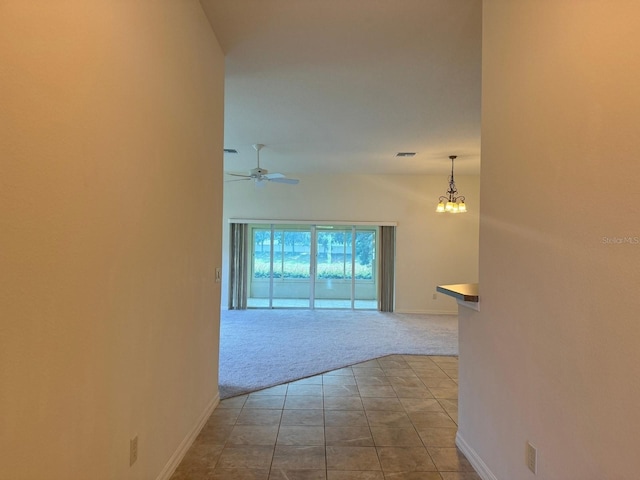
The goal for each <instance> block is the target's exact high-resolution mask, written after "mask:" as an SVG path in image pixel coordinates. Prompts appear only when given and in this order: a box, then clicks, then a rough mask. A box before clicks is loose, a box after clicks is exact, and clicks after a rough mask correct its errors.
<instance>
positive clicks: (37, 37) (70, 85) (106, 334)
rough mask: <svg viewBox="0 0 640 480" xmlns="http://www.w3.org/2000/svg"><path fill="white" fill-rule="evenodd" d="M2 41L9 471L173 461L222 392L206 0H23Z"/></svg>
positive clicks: (105, 474)
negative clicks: (134, 446)
mask: <svg viewBox="0 0 640 480" xmlns="http://www.w3.org/2000/svg"><path fill="white" fill-rule="evenodd" d="M0 58H2V61H1V66H0V82H1V83H0V104H1V105H2V108H1V109H0V125H1V128H0V169H1V174H0V192H1V193H0V196H1V197H2V198H1V201H0V209H1V215H0V236H1V242H0V244H1V245H2V247H1V249H0V264H1V267H0V272H1V273H0V304H1V306H2V312H1V314H0V385H1V387H0V412H1V413H0V452H2V454H1V455H0V456H1V457H2V461H0V478H1V479H3V480H21V479H28V480H34V479H44V478H46V479H52V480H54V479H64V480H75V479H78V480H79V479H89V478H91V479H114V480H122V479H144V480H148V479H154V478H157V477H158V475H159V474H160V473H161V471H162V470H163V468H164V467H165V465H166V464H167V462H168V461H169V460H170V459H171V457H172V455H174V454H175V453H176V452H177V451H178V449H179V446H180V444H181V442H182V441H183V440H185V438H187V436H188V435H189V433H190V432H192V430H193V429H194V428H195V426H196V425H197V424H198V421H199V419H200V418H201V416H202V415H204V414H206V412H207V411H209V410H210V409H211V408H212V407H213V405H214V404H215V401H216V398H217V364H218V339H219V334H218V330H219V304H220V291H219V285H218V284H216V283H214V269H215V267H216V266H217V265H220V261H221V259H220V249H221V237H220V236H221V225H220V218H221V215H222V195H221V192H222V188H221V168H222V122H223V78H224V67H223V65H224V59H223V55H222V53H221V51H220V48H219V47H218V44H217V41H216V39H215V36H214V35H213V33H212V31H211V28H210V25H209V23H208V22H207V19H206V17H205V15H204V13H203V12H202V10H201V7H200V4H199V3H198V2H197V1H196V0H182V1H171V0H166V1H160V2H151V1H144V2H143V1H131V2H130V1H112V0H97V1H90V2H86V1H82V0H69V1H64V2H57V1H55V2H23V1H18V0H15V1H8V2H7V1H4V2H2V3H1V5H0ZM134 435H138V438H139V458H138V462H137V463H136V464H135V465H134V466H133V467H131V468H130V467H129V439H130V438H131V437H133V436H134Z"/></svg>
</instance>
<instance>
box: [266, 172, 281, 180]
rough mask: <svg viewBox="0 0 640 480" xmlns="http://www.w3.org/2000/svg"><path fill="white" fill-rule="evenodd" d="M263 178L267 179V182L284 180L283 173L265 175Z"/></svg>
mask: <svg viewBox="0 0 640 480" xmlns="http://www.w3.org/2000/svg"><path fill="white" fill-rule="evenodd" d="M262 176H263V177H264V178H266V179H267V180H274V179H276V178H284V175H283V174H282V173H265V174H264V175H262Z"/></svg>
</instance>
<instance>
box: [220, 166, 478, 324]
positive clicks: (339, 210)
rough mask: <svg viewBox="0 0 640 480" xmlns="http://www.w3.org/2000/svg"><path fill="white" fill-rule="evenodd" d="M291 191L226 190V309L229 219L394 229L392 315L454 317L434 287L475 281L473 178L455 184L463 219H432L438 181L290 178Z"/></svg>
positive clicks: (442, 183) (441, 183) (441, 186)
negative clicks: (390, 225) (462, 199)
mask: <svg viewBox="0 0 640 480" xmlns="http://www.w3.org/2000/svg"><path fill="white" fill-rule="evenodd" d="M291 176H295V177H296V178H300V184H299V185H297V186H290V185H281V184H269V185H267V186H266V187H265V188H263V189H259V188H255V187H254V186H253V184H252V183H250V182H227V183H225V185H224V220H225V225H224V228H225V232H224V235H223V239H224V242H225V243H224V245H223V257H224V268H225V270H224V276H223V278H224V282H225V285H224V286H223V294H222V303H223V307H226V305H227V301H228V300H227V291H226V287H227V285H226V283H227V282H226V279H227V270H228V219H229V218H245V219H254V218H255V219H281V220H318V221H348V222H352V221H353V222H355V221H366V222H376V221H387V222H397V224H398V228H397V237H396V242H397V244H396V262H397V263H396V311H398V312H429V313H456V311H457V305H456V303H455V301H453V300H452V299H451V298H449V297H446V296H444V295H440V294H438V298H437V299H436V300H433V299H432V294H433V293H435V288H436V285H439V284H443V283H445V284H446V283H463V282H475V281H477V278H478V277H477V276H478V257H477V255H478V212H479V203H480V200H479V194H478V192H479V177H476V176H456V185H457V187H458V190H459V191H460V193H461V194H464V195H465V196H466V199H467V204H468V208H469V213H467V214H462V215H450V214H437V213H435V207H436V204H437V200H438V197H439V196H440V195H442V194H444V192H445V191H446V190H447V188H448V183H447V181H448V180H447V177H448V172H446V169H445V173H443V175H442V176H427V175H418V176H403V175H397V176H389V175H386V176H382V175H341V176H327V175H291Z"/></svg>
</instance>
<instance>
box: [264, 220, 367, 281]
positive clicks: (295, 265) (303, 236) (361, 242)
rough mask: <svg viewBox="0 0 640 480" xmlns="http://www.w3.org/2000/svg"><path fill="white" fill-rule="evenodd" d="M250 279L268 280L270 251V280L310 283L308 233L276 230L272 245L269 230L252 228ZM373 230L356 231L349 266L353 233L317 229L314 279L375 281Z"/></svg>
mask: <svg viewBox="0 0 640 480" xmlns="http://www.w3.org/2000/svg"><path fill="white" fill-rule="evenodd" d="M252 232H253V235H252V237H253V250H254V255H253V277H254V278H256V279H259V278H269V271H270V268H269V266H270V255H271V248H272V247H273V277H274V278H281V279H309V278H310V276H311V268H310V267H311V261H310V260H311V258H310V255H311V251H312V249H311V231H310V229H307V230H304V229H295V228H291V229H275V230H274V235H273V245H271V230H270V229H266V228H253V230H252ZM375 235H376V230H374V229H371V228H369V229H366V228H362V229H361V228H356V230H355V259H356V260H355V262H353V264H352V253H353V250H354V249H353V237H354V235H353V233H352V229H351V228H346V229H344V230H340V229H331V230H328V229H327V230H324V229H320V228H318V231H317V235H316V240H317V245H316V257H317V258H316V260H317V267H316V278H318V279H345V280H346V279H351V278H352V276H353V275H354V274H355V278H356V279H357V280H364V281H366V280H371V281H373V279H374V264H375Z"/></svg>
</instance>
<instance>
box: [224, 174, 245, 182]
mask: <svg viewBox="0 0 640 480" xmlns="http://www.w3.org/2000/svg"><path fill="white" fill-rule="evenodd" d="M238 176H240V175H238ZM245 180H251V177H245V178H237V179H235V180H225V181H224V182H225V183H230V182H244V181H245Z"/></svg>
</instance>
